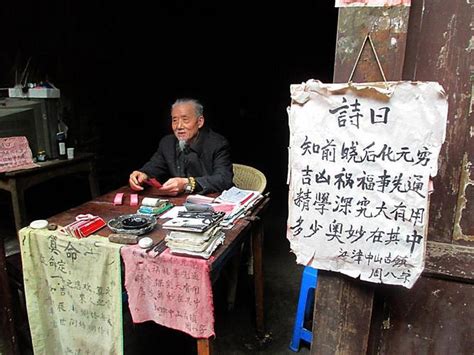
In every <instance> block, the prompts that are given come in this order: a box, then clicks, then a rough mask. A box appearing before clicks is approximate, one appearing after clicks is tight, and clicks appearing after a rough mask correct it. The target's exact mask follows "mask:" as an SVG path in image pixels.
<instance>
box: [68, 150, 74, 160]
mask: <svg viewBox="0 0 474 355" xmlns="http://www.w3.org/2000/svg"><path fill="white" fill-rule="evenodd" d="M67 158H68V159H74V148H67Z"/></svg>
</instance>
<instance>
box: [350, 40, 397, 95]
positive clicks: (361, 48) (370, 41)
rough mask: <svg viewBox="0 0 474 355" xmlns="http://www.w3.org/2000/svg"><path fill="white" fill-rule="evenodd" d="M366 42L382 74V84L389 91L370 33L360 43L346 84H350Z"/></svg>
mask: <svg viewBox="0 0 474 355" xmlns="http://www.w3.org/2000/svg"><path fill="white" fill-rule="evenodd" d="M367 42H369V44H370V48H371V49H372V52H373V53H374V56H375V61H376V62H377V66H378V68H379V71H380V74H382V78H383V81H384V84H385V88H386V89H389V87H390V86H389V84H388V82H387V79H386V78H385V73H384V71H383V68H382V65H381V64H380V60H379V56H378V55H377V51H376V50H375V45H374V42H373V41H372V37H371V36H370V32H368V33H367V35H366V36H365V38H364V41H363V42H362V46H361V47H360V51H359V54H358V56H357V59H356V61H355V63H354V66H353V67H352V72H351V75H350V76H349V80H348V81H347V84H349V85H351V84H352V78H353V76H354V73H355V70H356V68H357V65H358V64H359V61H360V57H361V56H362V52H363V50H364V48H365V44H366V43H367Z"/></svg>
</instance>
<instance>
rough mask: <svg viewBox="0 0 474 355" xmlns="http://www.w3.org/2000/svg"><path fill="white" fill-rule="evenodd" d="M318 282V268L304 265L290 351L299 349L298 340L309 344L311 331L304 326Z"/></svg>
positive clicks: (311, 338) (309, 314) (311, 308)
mask: <svg viewBox="0 0 474 355" xmlns="http://www.w3.org/2000/svg"><path fill="white" fill-rule="evenodd" d="M317 283H318V270H317V269H314V268H312V267H311V266H305V267H304V270H303V276H302V277H301V286H300V295H299V299H298V308H297V310H296V318H295V324H294V327H293V337H292V339H291V343H290V349H291V350H292V351H295V352H297V351H299V349H300V341H301V340H304V341H306V342H307V343H309V344H311V343H312V341H313V333H312V331H311V329H306V328H305V321H306V320H307V319H308V318H310V316H311V312H312V310H313V307H314V292H315V289H316V285H317Z"/></svg>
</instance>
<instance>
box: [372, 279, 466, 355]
mask: <svg viewBox="0 0 474 355" xmlns="http://www.w3.org/2000/svg"><path fill="white" fill-rule="evenodd" d="M385 293H386V305H387V306H386V307H385V308H386V309H385V314H384V320H383V322H382V326H381V339H380V342H379V345H378V348H377V354H393V355H396V354H397V355H398V354H472V349H473V348H474V337H473V336H472V335H473V333H474V327H473V322H472V320H473V319H474V297H473V295H474V285H472V284H465V283H460V282H451V281H447V280H439V279H434V278H428V277H422V278H420V279H419V280H418V281H417V283H416V284H415V285H414V286H413V288H412V289H410V290H408V289H403V288H395V287H391V288H386V290H385Z"/></svg>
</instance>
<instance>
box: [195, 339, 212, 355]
mask: <svg viewBox="0 0 474 355" xmlns="http://www.w3.org/2000/svg"><path fill="white" fill-rule="evenodd" d="M197 353H198V355H211V354H212V340H211V339H198V340H197Z"/></svg>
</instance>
